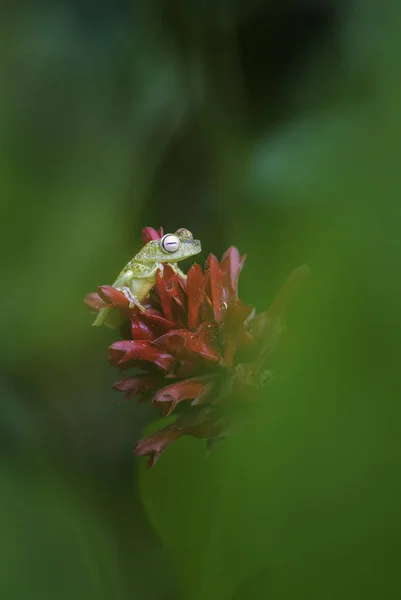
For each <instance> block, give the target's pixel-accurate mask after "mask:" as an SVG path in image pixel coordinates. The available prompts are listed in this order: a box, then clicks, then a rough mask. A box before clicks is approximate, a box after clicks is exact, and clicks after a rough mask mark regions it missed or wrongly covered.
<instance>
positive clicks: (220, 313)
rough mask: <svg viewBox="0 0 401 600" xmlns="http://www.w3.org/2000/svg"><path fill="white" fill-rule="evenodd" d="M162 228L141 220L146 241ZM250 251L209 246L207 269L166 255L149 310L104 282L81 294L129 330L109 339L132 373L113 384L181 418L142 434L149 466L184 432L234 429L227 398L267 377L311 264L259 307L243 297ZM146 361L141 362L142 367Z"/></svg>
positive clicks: (247, 393)
mask: <svg viewBox="0 0 401 600" xmlns="http://www.w3.org/2000/svg"><path fill="white" fill-rule="evenodd" d="M162 235H163V230H162V229H161V228H160V229H159V230H158V231H156V230H155V229H152V228H151V227H146V228H145V229H144V230H143V242H144V243H147V242H148V241H150V240H154V239H158V238H160V237H162ZM244 261H245V256H240V254H239V252H238V250H237V249H236V248H235V247H233V246H232V247H231V248H229V249H228V250H227V252H225V254H224V255H223V257H222V260H221V261H220V262H219V261H218V260H217V258H216V257H215V256H214V255H213V254H210V255H209V257H208V258H207V260H206V265H205V270H204V271H203V270H202V268H201V267H200V266H199V265H196V264H195V265H193V266H192V267H191V268H190V269H189V271H188V274H187V278H186V279H184V278H183V277H181V276H180V275H178V274H177V273H175V272H174V270H173V268H172V267H171V266H169V265H165V267H164V273H163V274H160V272H159V273H158V274H157V278H156V284H155V286H154V288H153V289H152V291H151V292H150V295H149V297H148V299H147V301H146V302H145V303H144V305H145V307H146V311H144V312H141V311H140V310H139V309H138V308H136V307H135V308H133V309H131V308H129V302H128V300H127V299H126V297H125V296H124V294H123V293H122V292H119V291H118V290H116V289H114V288H113V287H111V286H101V287H99V288H98V291H97V294H88V295H87V296H86V298H85V303H86V304H87V306H89V307H90V308H92V309H94V310H95V311H98V310H99V309H100V308H102V307H106V306H107V307H112V308H113V309H115V310H116V311H119V312H120V314H121V316H122V317H123V319H122V320H123V321H124V324H123V326H122V327H121V334H122V337H123V338H124V339H122V340H120V341H117V342H115V343H113V344H112V345H111V346H110V348H109V362H110V363H111V364H112V365H113V366H115V367H116V368H117V369H119V370H125V369H135V370H136V373H134V374H131V375H130V376H129V377H126V378H123V379H121V380H120V381H118V382H117V383H116V384H114V389H116V390H118V391H120V392H124V399H125V400H127V399H131V398H133V397H137V398H138V400H139V401H142V402H143V401H149V402H152V404H153V405H154V406H155V407H156V408H159V409H160V411H161V413H162V414H163V415H164V416H169V415H171V414H176V415H177V419H176V420H175V422H174V423H173V424H172V425H169V426H167V427H165V428H163V429H161V430H159V431H157V432H156V433H153V434H152V435H150V436H148V437H146V438H145V439H142V440H140V441H139V442H138V443H137V444H136V447H135V451H134V452H135V454H136V455H137V456H148V457H149V460H148V465H149V466H152V465H154V464H155V463H156V461H157V460H158V459H159V457H160V455H161V454H162V453H163V452H164V451H165V450H166V448H167V447H168V446H169V445H170V444H171V443H172V442H173V441H175V440H177V439H178V438H179V437H181V436H182V435H192V436H195V437H198V438H202V439H205V440H207V441H208V445H210V443H211V442H213V440H216V439H218V438H221V437H224V436H225V435H226V434H227V433H228V431H229V430H230V429H231V427H232V424H231V422H230V408H231V407H233V406H234V405H236V406H237V405H238V402H239V403H240V404H241V402H245V403H246V402H247V401H248V399H251V400H253V401H254V400H255V398H257V395H258V394H257V393H258V391H259V389H260V387H261V386H262V384H263V381H264V380H265V379H266V373H267V371H266V361H267V360H268V358H269V356H270V354H271V352H272V351H273V350H274V348H275V346H276V344H277V342H278V340H279V338H280V336H281V334H282V332H283V313H284V311H285V309H286V307H287V305H288V302H289V300H290V298H291V296H292V294H293V292H294V291H295V288H296V287H297V284H298V283H299V282H300V281H301V280H302V279H303V278H304V277H305V276H306V274H307V272H308V268H307V267H299V268H298V269H295V270H294V271H293V273H292V274H291V276H290V278H289V279H288V281H287V283H286V284H285V285H284V286H283V288H282V290H281V292H280V294H279V295H278V296H277V298H276V299H275V300H274V301H273V303H272V305H271V307H270V309H269V310H268V311H266V312H264V313H261V314H259V315H256V314H255V310H254V309H253V307H252V306H249V305H244V304H243V303H242V302H241V300H240V299H239V297H238V279H239V275H240V272H241V269H242V267H243V265H244ZM138 369H140V371H138Z"/></svg>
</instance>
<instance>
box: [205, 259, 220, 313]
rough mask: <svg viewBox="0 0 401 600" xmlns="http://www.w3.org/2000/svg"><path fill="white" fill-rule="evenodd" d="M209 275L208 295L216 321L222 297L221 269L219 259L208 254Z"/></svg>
mask: <svg viewBox="0 0 401 600" xmlns="http://www.w3.org/2000/svg"><path fill="white" fill-rule="evenodd" d="M208 265H209V274H210V275H209V277H210V280H209V281H210V297H211V300H212V305H213V315H214V319H215V321H216V322H217V323H219V322H220V315H221V309H222V298H223V275H224V273H223V271H222V269H221V268H220V264H219V261H218V260H217V258H216V257H215V256H214V254H210V255H209V257H208Z"/></svg>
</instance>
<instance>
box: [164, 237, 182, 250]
mask: <svg viewBox="0 0 401 600" xmlns="http://www.w3.org/2000/svg"><path fill="white" fill-rule="evenodd" d="M160 243H161V245H162V248H163V250H165V251H166V252H176V251H177V250H178V248H179V247H180V240H179V238H178V237H177V236H176V235H174V234H172V233H166V235H164V236H163V237H162V239H161V242H160Z"/></svg>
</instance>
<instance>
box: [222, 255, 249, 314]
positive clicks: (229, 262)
mask: <svg viewBox="0 0 401 600" xmlns="http://www.w3.org/2000/svg"><path fill="white" fill-rule="evenodd" d="M245 259H246V256H240V253H239V252H238V249H237V248H236V247H235V246H231V247H230V248H229V249H228V250H227V251H226V252H225V253H224V254H223V257H222V259H221V268H222V270H223V273H224V298H223V299H224V301H225V302H227V303H229V302H230V301H235V300H238V279H239V275H240V273H241V270H242V267H243V266H244V262H245Z"/></svg>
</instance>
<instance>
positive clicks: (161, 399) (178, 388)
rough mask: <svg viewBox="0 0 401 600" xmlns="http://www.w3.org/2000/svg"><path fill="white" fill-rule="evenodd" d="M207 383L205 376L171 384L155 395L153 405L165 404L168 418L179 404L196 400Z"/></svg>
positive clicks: (208, 379) (208, 378)
mask: <svg viewBox="0 0 401 600" xmlns="http://www.w3.org/2000/svg"><path fill="white" fill-rule="evenodd" d="M209 383H210V377H209V376H207V375H206V376H202V377H192V378H190V379H185V380H184V381H178V382H176V383H172V384H171V385H167V386H166V387H164V388H162V389H161V390H159V391H158V392H157V393H156V395H155V397H154V399H153V403H154V404H155V405H159V404H165V403H166V404H167V406H166V410H165V416H166V417H168V416H169V415H170V414H171V413H172V412H173V410H174V409H175V407H176V406H177V404H178V403H179V402H182V401H183V400H193V399H196V398H197V397H198V396H199V394H200V393H201V392H202V390H203V389H204V388H205V387H206V386H207V384H209Z"/></svg>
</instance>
